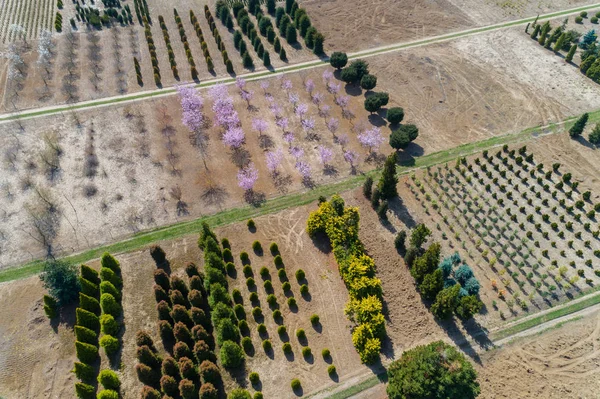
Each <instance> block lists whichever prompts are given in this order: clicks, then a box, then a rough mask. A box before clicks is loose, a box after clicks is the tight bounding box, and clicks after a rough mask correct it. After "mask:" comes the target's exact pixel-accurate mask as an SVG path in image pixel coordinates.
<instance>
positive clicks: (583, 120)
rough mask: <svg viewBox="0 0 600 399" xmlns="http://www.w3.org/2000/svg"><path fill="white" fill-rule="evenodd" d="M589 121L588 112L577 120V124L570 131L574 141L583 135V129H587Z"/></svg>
mask: <svg viewBox="0 0 600 399" xmlns="http://www.w3.org/2000/svg"><path fill="white" fill-rule="evenodd" d="M587 121H588V114H587V112H586V113H585V114H583V115H581V116H580V117H579V119H577V122H575V124H574V125H573V126H572V127H571V128H570V129H569V136H571V138H572V139H576V138H577V137H579V136H580V135H581V133H583V129H585V125H586V124H587Z"/></svg>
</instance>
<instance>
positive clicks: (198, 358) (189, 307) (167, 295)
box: [136, 247, 221, 398]
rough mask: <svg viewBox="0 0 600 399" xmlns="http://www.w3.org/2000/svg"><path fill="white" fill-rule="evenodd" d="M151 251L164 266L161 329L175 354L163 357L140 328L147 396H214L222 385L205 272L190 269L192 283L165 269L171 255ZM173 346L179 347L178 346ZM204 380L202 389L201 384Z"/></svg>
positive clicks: (158, 291)
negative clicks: (198, 385)
mask: <svg viewBox="0 0 600 399" xmlns="http://www.w3.org/2000/svg"><path fill="white" fill-rule="evenodd" d="M151 255H152V257H153V259H154V260H155V262H156V264H157V266H158V267H159V269H157V270H156V271H155V272H154V281H155V283H156V284H155V285H154V294H155V297H156V301H157V302H158V305H157V310H158V316H159V323H158V329H159V333H160V335H161V338H162V340H163V342H164V343H165V347H172V356H167V357H165V358H164V359H162V358H161V357H160V356H159V355H158V353H157V352H156V350H155V349H154V345H153V343H152V342H151V339H149V337H148V336H147V334H146V333H144V332H138V336H139V337H140V338H139V339H138V361H139V364H138V365H137V366H136V369H137V373H138V377H139V379H140V381H141V382H143V383H144V384H145V385H146V386H145V387H144V389H143V390H142V398H153V397H154V396H152V395H156V394H160V392H159V390H160V391H162V392H163V393H164V394H165V395H168V396H171V397H182V398H188V397H189V398H197V397H198V395H199V396H200V397H201V398H213V397H217V396H218V390H217V388H215V387H216V386H219V384H220V379H221V377H220V371H219V368H218V367H217V366H216V364H215V362H216V356H215V354H214V352H213V350H214V340H213V337H212V335H211V334H210V333H209V332H208V331H210V330H211V328H210V321H209V319H208V317H206V313H207V311H208V308H207V301H206V298H205V294H206V291H205V289H204V283H203V281H202V276H201V275H200V273H199V272H198V269H197V267H196V265H195V264H193V263H188V264H187V265H186V267H185V271H186V274H187V276H188V278H189V286H188V285H187V284H186V282H185V281H184V280H183V279H182V278H180V277H178V276H170V277H169V275H168V274H167V273H166V272H165V270H164V269H163V268H164V267H165V266H166V265H168V261H167V260H166V254H165V253H164V251H163V250H162V249H161V248H160V247H154V248H153V249H152V250H151ZM173 344H174V345H173ZM198 382H201V383H202V384H201V386H200V388H199V390H198V387H197V386H196V385H197V383H198Z"/></svg>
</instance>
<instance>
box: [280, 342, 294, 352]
mask: <svg viewBox="0 0 600 399" xmlns="http://www.w3.org/2000/svg"><path fill="white" fill-rule="evenodd" d="M281 350H282V351H283V353H285V354H290V353H292V345H291V344H290V343H289V342H285V343H284V344H283V345H281Z"/></svg>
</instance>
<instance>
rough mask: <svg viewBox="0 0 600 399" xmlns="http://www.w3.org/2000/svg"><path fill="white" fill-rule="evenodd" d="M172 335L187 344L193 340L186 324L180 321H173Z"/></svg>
mask: <svg viewBox="0 0 600 399" xmlns="http://www.w3.org/2000/svg"><path fill="white" fill-rule="evenodd" d="M173 335H174V336H175V339H176V340H177V341H180V342H185V343H186V344H188V346H189V345H191V344H192V343H193V341H194V340H193V338H192V333H191V332H190V330H189V328H187V326H186V325H185V324H183V323H182V322H178V323H175V327H173Z"/></svg>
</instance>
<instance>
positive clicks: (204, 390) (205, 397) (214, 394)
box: [200, 382, 219, 399]
mask: <svg viewBox="0 0 600 399" xmlns="http://www.w3.org/2000/svg"><path fill="white" fill-rule="evenodd" d="M218 397H219V391H218V390H217V388H215V386H214V385H213V384H211V383H210V382H207V383H206V384H202V386H201V387H200V399H217V398H218Z"/></svg>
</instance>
